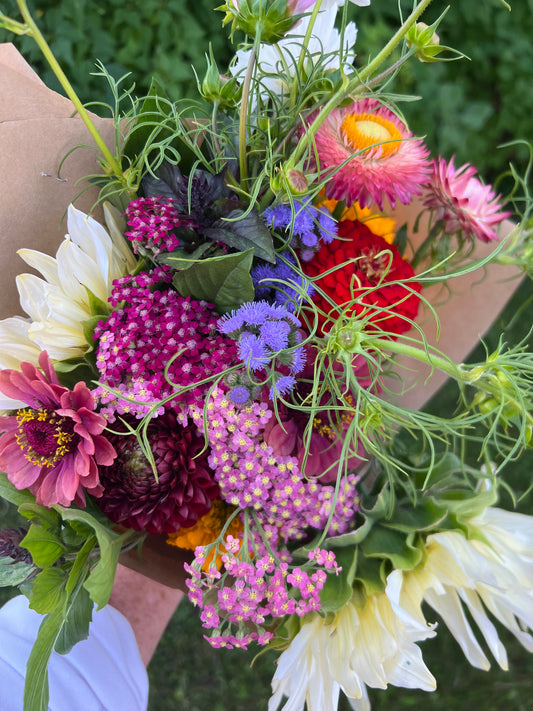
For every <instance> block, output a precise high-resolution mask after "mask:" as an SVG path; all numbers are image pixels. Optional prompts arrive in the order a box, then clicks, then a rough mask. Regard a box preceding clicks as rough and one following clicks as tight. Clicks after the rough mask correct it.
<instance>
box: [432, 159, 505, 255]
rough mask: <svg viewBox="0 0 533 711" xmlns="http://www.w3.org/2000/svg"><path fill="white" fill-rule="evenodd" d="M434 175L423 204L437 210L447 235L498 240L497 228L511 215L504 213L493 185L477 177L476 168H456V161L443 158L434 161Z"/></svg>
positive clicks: (485, 240) (438, 217)
mask: <svg viewBox="0 0 533 711" xmlns="http://www.w3.org/2000/svg"><path fill="white" fill-rule="evenodd" d="M432 167H433V174H432V176H431V180H430V182H429V183H428V184H426V186H425V192H424V205H425V206H426V207H429V208H431V209H434V210H436V211H437V215H436V217H437V219H438V220H442V221H443V223H444V230H445V232H446V233H448V234H452V235H454V234H457V233H459V232H463V233H464V235H465V236H469V237H474V238H477V239H480V240H482V241H483V242H490V241H491V240H495V239H498V235H497V233H496V231H495V230H494V227H495V226H496V225H499V224H500V222H502V221H503V220H505V218H506V217H509V216H510V215H511V214H512V213H510V212H502V206H501V205H500V203H499V199H500V195H496V194H495V192H494V190H493V189H492V187H491V186H490V185H483V183H482V182H481V181H480V180H479V179H478V178H477V177H476V173H477V171H476V169H475V168H474V166H473V165H470V164H469V163H465V164H464V165H462V166H461V167H460V168H457V169H456V168H455V166H454V164H453V158H451V159H450V161H449V162H448V163H447V162H446V161H445V160H444V158H442V156H439V158H438V160H434V161H433V162H432Z"/></svg>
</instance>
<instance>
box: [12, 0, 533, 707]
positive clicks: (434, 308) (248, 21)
mask: <svg viewBox="0 0 533 711" xmlns="http://www.w3.org/2000/svg"><path fill="white" fill-rule="evenodd" d="M375 1H378V0H375ZM17 4H18V6H19V9H20V12H21V20H19V19H14V18H10V17H7V16H5V15H0V22H1V23H2V25H3V26H4V27H7V28H8V29H11V30H12V31H14V32H16V33H19V34H29V35H30V36H32V37H33V38H34V39H35V40H36V42H37V43H38V44H39V46H40V47H41V49H42V51H43V53H44V55H45V57H46V58H47V59H48V60H49V62H50V64H51V66H52V68H53V69H54V71H55V72H56V75H57V77H58V79H59V80H60V81H61V83H62V85H63V87H64V89H65V91H66V93H67V95H68V97H69V99H70V101H71V102H72V104H73V106H74V108H75V111H76V112H77V117H76V118H75V119H73V118H72V117H71V116H70V113H71V111H70V108H71V107H72V104H70V103H69V102H67V103H68V106H69V111H67V112H66V114H65V115H64V118H65V121H70V122H72V121H74V120H75V122H76V124H75V131H77V132H78V133H77V134H73V135H71V136H69V137H68V143H69V145H68V146H67V147H66V150H65V154H67V153H68V150H69V149H70V148H74V147H75V145H76V142H78V143H86V139H84V138H83V137H82V134H81V133H79V131H80V127H81V125H82V124H83V127H84V130H87V131H88V132H89V134H90V136H91V141H92V142H93V144H94V145H95V146H96V147H97V149H98V151H99V159H98V166H97V168H90V169H88V170H86V171H84V170H83V169H81V168H80V165H81V164H78V169H77V170H78V171H81V172H78V176H80V177H81V176H83V175H84V174H86V173H87V172H88V173H90V179H91V185H92V188H91V189H92V190H93V191H94V190H95V186H96V188H97V195H96V198H95V205H94V209H95V210H96V209H97V210H101V212H94V210H92V212H93V214H94V215H95V216H96V217H97V218H98V219H95V217H94V216H90V215H88V214H85V213H83V212H81V211H80V210H79V209H78V208H77V207H74V206H73V205H70V206H69V207H68V210H67V201H65V202H64V203H63V204H62V210H67V225H66V229H67V232H68V235H67V236H66V237H65V239H64V241H63V242H62V243H61V244H60V246H59V249H58V250H57V252H56V255H55V257H51V256H49V255H47V254H44V253H42V252H40V251H37V250H36V249H28V248H24V249H21V250H19V255H20V256H21V257H22V259H23V260H24V261H25V262H26V263H27V264H28V265H29V266H30V267H31V268H32V269H34V270H36V271H37V272H39V273H40V276H37V275H35V274H20V275H19V276H18V277H17V287H18V293H19V298H20V306H21V308H22V310H23V311H24V312H25V314H26V316H25V317H8V318H6V319H5V320H4V321H3V322H1V323H0V338H1V339H2V343H3V346H4V348H3V351H2V353H1V354H0V367H1V371H0V392H1V393H2V409H3V413H4V414H3V416H2V420H1V426H0V429H1V431H2V435H1V437H0V470H1V471H2V472H4V473H3V474H2V475H1V478H0V495H1V496H2V497H3V498H4V499H5V500H6V501H8V502H10V503H11V504H14V505H15V506H16V507H17V508H18V512H19V513H20V514H21V515H22V517H23V519H24V520H25V521H26V525H25V526H24V527H23V529H22V530H19V529H16V530H14V529H10V530H5V531H3V532H2V534H0V555H1V557H0V583H1V584H3V585H17V586H20V588H21V590H22V591H23V592H24V593H25V594H26V595H27V596H28V597H29V600H30V607H31V608H32V609H34V610H36V611H37V612H40V613H43V614H44V615H46V616H45V618H44V621H43V623H42V626H41V628H40V631H39V635H38V638H37V641H36V643H35V647H34V650H33V652H32V654H31V656H30V659H29V662H28V670H27V682H26V694H25V710H26V711H33V710H34V709H35V710H37V709H46V708H47V683H46V671H45V669H46V661H47V658H48V657H49V656H50V654H51V653H52V650H53V649H55V650H56V651H58V652H62V653H67V652H68V651H69V650H70V649H71V648H72V646H73V645H74V644H75V643H76V642H77V641H79V640H81V639H84V638H86V636H87V634H88V631H89V625H90V621H91V615H92V610H93V606H94V605H97V606H98V607H101V606H103V605H105V604H106V603H107V602H108V600H109V596H110V594H111V589H112V586H113V578H114V571H115V569H116V565H117V562H118V560H119V557H120V556H122V558H121V559H122V560H128V561H129V562H130V564H131V565H133V566H135V567H141V568H142V566H143V565H144V564H145V563H144V562H143V558H142V557H140V556H144V561H146V564H147V565H148V566H150V559H151V555H152V554H151V551H154V555H156V553H157V556H158V558H157V560H159V561H163V563H162V564H161V563H160V564H159V565H158V566H156V569H154V566H153V565H152V566H151V569H150V574H153V575H155V576H157V577H159V579H162V580H165V581H167V582H169V583H171V584H172V583H174V584H180V582H179V581H180V580H184V583H183V584H184V585H185V586H186V589H187V591H188V594H189V598H190V599H191V601H192V602H193V603H194V604H195V605H197V606H198V608H199V611H200V616H201V619H202V623H203V626H204V628H205V631H206V633H205V637H206V640H207V641H208V642H209V643H210V644H211V645H213V646H214V647H226V648H236V647H238V648H246V647H248V646H249V645H252V644H255V645H258V646H259V647H261V648H267V649H275V650H276V651H277V652H279V655H280V656H279V659H278V660H277V664H276V670H275V673H274V676H273V681H272V691H273V695H272V699H271V701H270V704H269V709H270V711H275V710H276V709H277V708H278V706H279V705H280V703H282V702H283V699H284V697H287V699H288V700H287V701H286V702H285V705H284V706H283V708H284V709H286V710H287V711H289V710H290V709H296V710H301V709H303V708H304V706H305V705H306V704H307V708H308V709H309V711H323V710H332V711H333V710H334V709H336V707H337V702H338V698H339V694H340V692H341V691H342V692H343V693H344V694H345V695H346V696H347V697H348V699H349V700H350V702H351V704H352V706H353V708H356V709H366V708H368V706H369V704H368V696H367V687H373V688H386V687H387V685H389V684H392V685H397V686H403V687H408V688H420V689H423V690H426V691H431V690H433V689H434V688H435V684H436V682H435V679H434V678H433V676H432V674H431V672H430V671H429V669H427V667H426V666H425V664H424V662H423V659H422V654H421V650H420V648H419V646H418V644H417V643H418V642H421V641H423V640H425V639H427V638H430V637H433V636H435V635H436V634H437V630H436V627H435V624H434V623H433V619H432V617H431V615H432V614H433V613H431V612H428V611H427V609H426V608H424V610H423V609H422V605H423V603H426V604H427V605H429V607H430V608H432V609H433V610H435V611H436V612H437V613H438V614H439V615H440V617H441V618H442V620H443V621H444V623H445V624H446V625H447V626H448V627H449V629H450V631H451V633H452V634H453V635H454V637H456V639H457V641H458V643H459V645H460V646H461V648H462V650H463V652H464V654H465V656H466V659H467V660H468V661H469V662H470V663H471V664H473V665H475V666H478V667H481V668H485V669H486V668H488V667H489V660H488V656H487V653H486V650H485V649H484V646H487V647H488V649H489V650H490V652H491V653H492V655H493V656H494V657H495V659H496V661H497V662H498V663H499V664H500V666H502V667H505V666H506V664H507V661H506V654H505V649H504V648H503V646H502V644H501V642H500V641H499V639H498V635H497V633H496V630H495V627H494V625H493V623H492V621H491V617H494V618H496V619H497V620H499V622H500V623H502V624H503V625H504V626H506V627H507V628H508V629H509V630H510V631H511V632H512V633H513V634H514V635H515V636H516V637H517V638H518V640H519V641H520V642H521V643H522V644H523V646H524V647H525V648H526V649H528V650H530V651H531V650H533V638H532V637H531V636H530V635H529V633H528V632H527V628H528V627H531V626H532V624H533V619H532V610H533V606H532V602H533V598H532V594H531V590H532V584H533V553H532V551H533V522H532V519H531V518H530V517H528V516H525V515H521V514H518V513H514V512H512V511H506V510H503V509H501V508H497V507H496V503H497V502H498V500H499V499H500V498H501V496H502V495H510V498H509V500H510V501H512V500H513V497H512V490H511V489H510V486H509V485H508V483H507V482H506V477H505V474H506V471H507V467H508V466H509V465H510V463H511V462H512V461H513V460H515V459H516V458H517V457H518V456H520V454H521V453H522V452H523V451H524V450H525V449H526V448H528V446H530V442H531V434H532V423H533V414H532V402H531V388H532V373H533V361H532V357H531V354H530V353H529V352H527V350H526V349H525V347H524V345H523V344H521V343H519V344H507V343H505V342H504V341H503V340H501V341H500V343H499V345H498V347H497V349H496V350H495V351H494V352H487V354H486V357H485V358H484V359H483V360H482V361H481V362H478V363H474V364H469V365H466V364H464V363H463V362H462V361H463V359H464V358H465V356H466V355H467V353H468V351H469V350H470V348H471V347H472V346H473V345H474V340H475V339H477V336H478V334H479V333H480V332H483V331H485V330H486V328H487V327H488V326H489V325H490V323H491V321H492V320H493V319H494V317H495V315H496V314H497V312H498V310H499V309H500V307H501V306H502V305H503V303H504V302H505V300H506V298H507V297H508V296H509V295H510V294H511V292H512V290H513V289H514V286H515V284H516V278H517V277H519V276H520V275H521V274H523V273H524V272H528V271H529V272H531V246H530V244H531V243H530V238H531V229H530V227H528V225H529V224H530V223H529V222H528V219H529V214H530V209H531V205H530V203H529V201H528V193H527V182H526V179H522V178H521V177H520V176H519V175H518V174H517V173H516V171H513V170H511V172H510V175H511V177H512V178H513V185H512V186H511V189H510V194H509V198H508V199H507V200H504V199H503V198H502V197H501V196H500V195H497V194H496V191H495V190H494V189H493V188H492V187H491V186H489V185H485V184H483V183H482V182H481V179H480V178H479V177H478V175H477V172H476V170H475V168H474V167H473V166H471V165H462V166H456V165H455V163H454V159H453V158H448V159H446V158H444V157H442V156H437V157H433V158H431V157H430V155H429V151H428V149H427V147H426V146H425V144H424V141H423V140H422V139H420V138H418V137H416V136H414V135H413V134H412V133H411V132H410V131H409V128H408V126H407V122H406V119H405V117H404V116H403V115H402V113H401V111H400V109H399V103H400V102H401V100H402V98H405V97H402V96H396V95H392V94H391V93H390V91H389V89H388V87H389V85H390V79H391V77H392V76H393V75H394V74H395V73H396V72H398V71H401V67H402V65H403V64H404V63H406V62H409V61H417V60H421V61H426V62H435V61H439V60H440V59H442V58H444V59H452V58H455V55H457V54H458V53H454V50H452V49H450V48H448V47H445V46H442V45H441V44H440V42H439V39H438V36H437V35H436V30H437V29H438V26H439V24H440V23H441V21H442V19H443V18H442V17H440V18H438V19H437V20H435V21H434V22H433V23H432V24H430V25H426V24H423V23H422V22H420V21H419V19H420V17H421V15H422V13H423V12H424V11H425V10H426V8H427V6H428V5H429V0H421V1H420V2H418V3H413V9H412V12H411V14H410V15H409V16H408V17H407V18H406V19H405V20H404V21H403V22H401V24H400V25H399V27H398V30H397V32H396V33H395V34H394V35H393V37H391V39H390V41H389V42H388V43H387V44H386V46H385V47H384V48H383V50H382V51H381V52H380V53H378V54H377V55H376V57H374V58H371V59H370V60H369V61H368V62H367V63H366V64H364V65H363V66H359V67H355V66H354V63H353V60H354V53H353V45H354V42H355V35H356V31H355V25H354V24H353V22H351V21H350V20H349V15H348V13H349V11H351V10H354V8H353V5H356V6H363V5H368V4H369V3H368V0H367V1H366V2H365V0H359V1H357V0H355V1H354V0H352V4H351V5H350V4H348V3H346V4H343V3H342V2H339V1H338V0H317V1H316V2H314V1H312V0H228V2H226V3H224V4H223V6H222V7H221V8H219V9H222V10H223V12H224V13H225V14H224V15H223V24H224V25H230V27H231V35H232V38H237V37H238V38H240V41H239V48H238V50H237V52H236V54H235V58H234V60H233V61H232V62H231V64H230V66H229V68H228V72H227V74H221V72H220V69H219V67H218V66H217V63H216V60H215V58H214V56H213V55H212V53H210V54H209V55H207V70H206V71H205V74H204V75H203V77H202V76H200V75H198V91H199V95H198V99H197V100H196V101H193V102H185V101H178V102H174V101H171V100H170V99H169V98H168V97H166V96H165V94H164V92H163V91H162V90H161V88H160V87H159V86H157V84H155V83H154V85H153V86H152V89H151V90H150V92H149V94H148V95H147V96H145V97H142V98H140V99H138V98H136V97H135V96H134V95H133V92H132V90H131V89H125V88H124V81H123V80H121V81H119V82H116V81H114V80H113V79H112V78H111V77H110V76H109V74H108V73H107V71H106V70H105V68H104V67H103V66H100V67H99V72H100V73H101V75H102V76H103V77H105V78H106V79H107V80H108V81H109V83H110V87H111V93H112V95H113V97H114V100H115V104H114V105H113V106H111V107H110V112H111V118H109V119H106V120H103V119H98V118H97V117H95V116H94V115H92V114H90V113H89V112H88V111H87V109H86V108H85V107H84V106H83V105H82V104H81V102H80V100H79V99H78V97H77V95H76V94H75V92H74V91H73V89H72V87H71V86H70V84H69V82H68V80H67V78H66V77H65V76H64V74H63V73H62V72H61V70H60V68H59V67H58V65H57V62H56V61H55V58H54V57H53V54H52V53H51V50H50V48H49V47H48V45H47V44H46V42H45V41H44V39H43V37H42V35H41V34H40V32H39V30H38V28H37V26H36V25H35V22H34V20H33V18H32V16H31V14H30V13H29V12H28V9H27V6H26V2H25V0H17ZM357 12H361V16H362V13H363V12H364V10H360V9H359V8H357ZM221 17H222V16H221ZM398 48H400V49H401V55H400V59H398V60H395V61H391V59H390V57H391V53H392V52H393V50H395V49H398ZM0 59H1V57H0ZM39 88H41V87H39ZM31 90H32V91H35V90H36V85H35V83H33V84H32V87H31ZM44 96H45V95H44V94H43V98H44ZM49 99H50V97H49V95H48V94H46V100H47V101H48V100H49ZM63 101H66V100H63V99H61V100H59V99H58V100H55V102H53V103H54V106H55V107H56V108H57V105H58V102H59V104H61V102H63ZM54 111H55V109H54ZM69 126H70V127H72V124H69ZM74 136H76V137H74ZM54 146H55V147H56V149H57V145H56V144H54ZM77 160H78V155H77V152H75V153H74V154H72V155H68V156H67V158H66V159H65V166H66V167H68V165H69V161H77ZM28 161H31V156H30V157H29V158H28ZM70 165H71V166H72V165H73V164H72V163H70ZM74 165H76V164H75V163H74ZM41 177H42V178H43V179H45V180H51V181H52V183H51V184H52V185H53V186H54V188H56V189H57V188H58V187H59V188H61V187H62V184H61V180H62V178H61V173H58V174H54V175H53V174H51V173H46V172H45V174H44V176H41ZM48 185H49V184H48ZM71 187H72V186H71V185H69V189H71ZM93 194H94V193H93ZM55 195H56V196H57V195H58V193H57V192H56V193H55ZM85 197H86V198H87V195H86V196H85ZM26 199H27V200H28V201H29V202H31V201H32V200H31V195H30V197H29V198H26ZM69 199H71V197H69ZM59 204H61V199H59ZM56 210H57V207H52V206H50V208H49V211H48V212H49V215H53V217H54V219H56V217H59V215H57V214H56ZM98 216H99V217H98ZM511 217H514V218H515V221H516V224H515V223H514V222H510V221H509V220H508V218H511ZM14 219H16V220H18V215H15V216H14ZM13 229H14V228H13ZM6 238H8V239H10V240H11V239H12V236H11V235H6ZM34 246H36V245H35V244H34ZM511 277H515V281H514V282H511V281H510V279H511ZM441 332H442V333H441ZM444 378H452V379H453V380H455V382H456V384H457V386H458V392H459V396H458V404H457V407H456V409H454V411H453V412H450V413H441V414H440V415H439V416H437V415H432V414H429V413H425V412H423V411H422V410H420V409H419V408H420V407H421V405H422V404H423V403H424V401H425V400H427V399H428V397H429V396H430V394H431V393H432V392H434V391H435V389H436V387H437V386H438V385H440V383H441V382H442V380H443V379H444ZM467 445H468V447H467ZM162 546H164V548H163V549H162ZM141 549H142V550H141ZM140 550H141V554H139V551H140ZM155 552H156V553H155ZM175 581H178V582H175ZM465 613H468V614H469V616H470V617H467V615H466V614H465ZM474 627H477V628H478V630H479V633H480V634H481V637H482V638H483V639H484V643H485V644H481V643H480V641H479V640H478V638H477V635H476V633H475V632H474V629H473V628H474Z"/></svg>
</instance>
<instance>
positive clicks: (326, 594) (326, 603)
mask: <svg viewBox="0 0 533 711" xmlns="http://www.w3.org/2000/svg"><path fill="white" fill-rule="evenodd" d="M335 557H336V559H337V563H338V565H340V566H341V567H342V570H341V572H340V573H339V574H338V575H335V574H334V573H328V577H327V578H326V582H325V583H324V587H323V588H322V590H321V592H320V602H321V603H322V608H321V609H322V610H323V611H324V612H336V611H337V610H340V608H341V607H343V605H346V603H347V602H349V601H350V599H351V597H352V595H353V588H352V585H353V580H354V574H355V569H356V563H357V548H342V549H341V550H339V551H336V553H335Z"/></svg>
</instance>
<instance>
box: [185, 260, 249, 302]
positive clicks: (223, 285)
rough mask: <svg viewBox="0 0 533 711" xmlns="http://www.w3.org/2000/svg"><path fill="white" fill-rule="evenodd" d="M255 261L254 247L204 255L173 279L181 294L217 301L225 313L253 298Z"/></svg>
mask: <svg viewBox="0 0 533 711" xmlns="http://www.w3.org/2000/svg"><path fill="white" fill-rule="evenodd" d="M252 261H253V252H252V250H251V249H249V250H248V251H246V252H241V253H239V254H227V255H224V256H223V257H211V258H210V259H203V260H201V261H199V262H194V263H193V264H192V265H191V266H190V267H189V268H188V269H185V270H183V271H181V272H178V273H177V274H175V276H174V279H173V280H172V283H173V285H174V286H175V287H176V289H177V290H178V291H179V292H180V294H181V295H182V296H192V297H193V298H194V299H199V300H200V299H205V300H206V301H209V302H211V303H214V304H215V306H216V308H217V311H218V312H219V313H226V312H228V311H231V310H232V309H236V308H238V307H239V306H240V305H241V304H243V303H244V302H245V301H251V300H252V299H253V298H254V293H255V292H254V285H253V282H252V277H251V276H250V269H251V268H252Z"/></svg>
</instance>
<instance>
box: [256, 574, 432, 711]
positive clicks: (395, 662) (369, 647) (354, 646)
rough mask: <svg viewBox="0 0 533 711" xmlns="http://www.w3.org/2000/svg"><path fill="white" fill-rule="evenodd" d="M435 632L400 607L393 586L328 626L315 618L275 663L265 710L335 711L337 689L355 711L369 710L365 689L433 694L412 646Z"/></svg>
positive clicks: (352, 607) (350, 606)
mask: <svg viewBox="0 0 533 711" xmlns="http://www.w3.org/2000/svg"><path fill="white" fill-rule="evenodd" d="M434 635H435V632H434V631H433V629H432V628H431V627H429V626H428V625H427V624H426V623H425V621H423V622H422V621H419V620H417V619H415V618H413V617H412V616H411V615H409V614H408V613H407V612H406V611H405V610H404V609H403V608H402V607H401V605H400V601H399V588H398V584H397V582H396V581H394V580H393V581H390V582H389V581H388V584H387V588H386V590H385V592H382V593H376V594H374V595H371V596H369V597H368V598H367V599H366V600H364V601H361V602H357V601H356V600H352V601H351V602H349V603H348V604H347V605H345V606H344V607H342V608H341V609H340V610H339V611H338V612H337V613H336V614H335V617H334V619H333V620H332V621H330V620H329V619H328V618H324V617H321V616H320V615H315V616H314V617H313V618H312V619H311V621H309V622H307V623H305V624H303V625H302V628H301V630H300V631H299V632H298V634H297V635H296V637H295V638H294V639H293V640H292V642H291V644H290V646H289V648H288V649H287V650H285V652H283V654H282V655H281V657H280V658H279V661H278V668H277V670H276V673H275V674H274V677H273V679H272V690H273V695H272V697H271V699H270V702H269V706H268V708H269V711H275V709H277V708H278V704H279V703H280V701H281V700H282V697H283V696H287V697H288V701H287V703H286V704H285V706H283V710H282V711H303V709H304V704H305V703H307V711H336V709H337V701H338V698H339V692H340V691H341V690H342V691H343V692H344V693H345V694H346V696H347V697H348V698H349V699H350V701H351V703H352V707H353V708H355V709H357V711H367V710H368V709H370V704H369V703H368V696H367V691H366V686H370V687H372V688H377V689H385V688H386V687H387V686H388V684H393V685H395V686H401V687H404V688H408V689H423V690H424V691H433V690H434V689H435V686H436V684H435V679H434V678H433V676H432V675H431V673H430V672H429V670H428V669H427V667H426V666H425V664H424V662H423V661H422V654H421V652H420V649H419V648H418V646H417V645H416V642H420V641H422V640H424V639H427V638H428V637H433V636H434Z"/></svg>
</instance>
